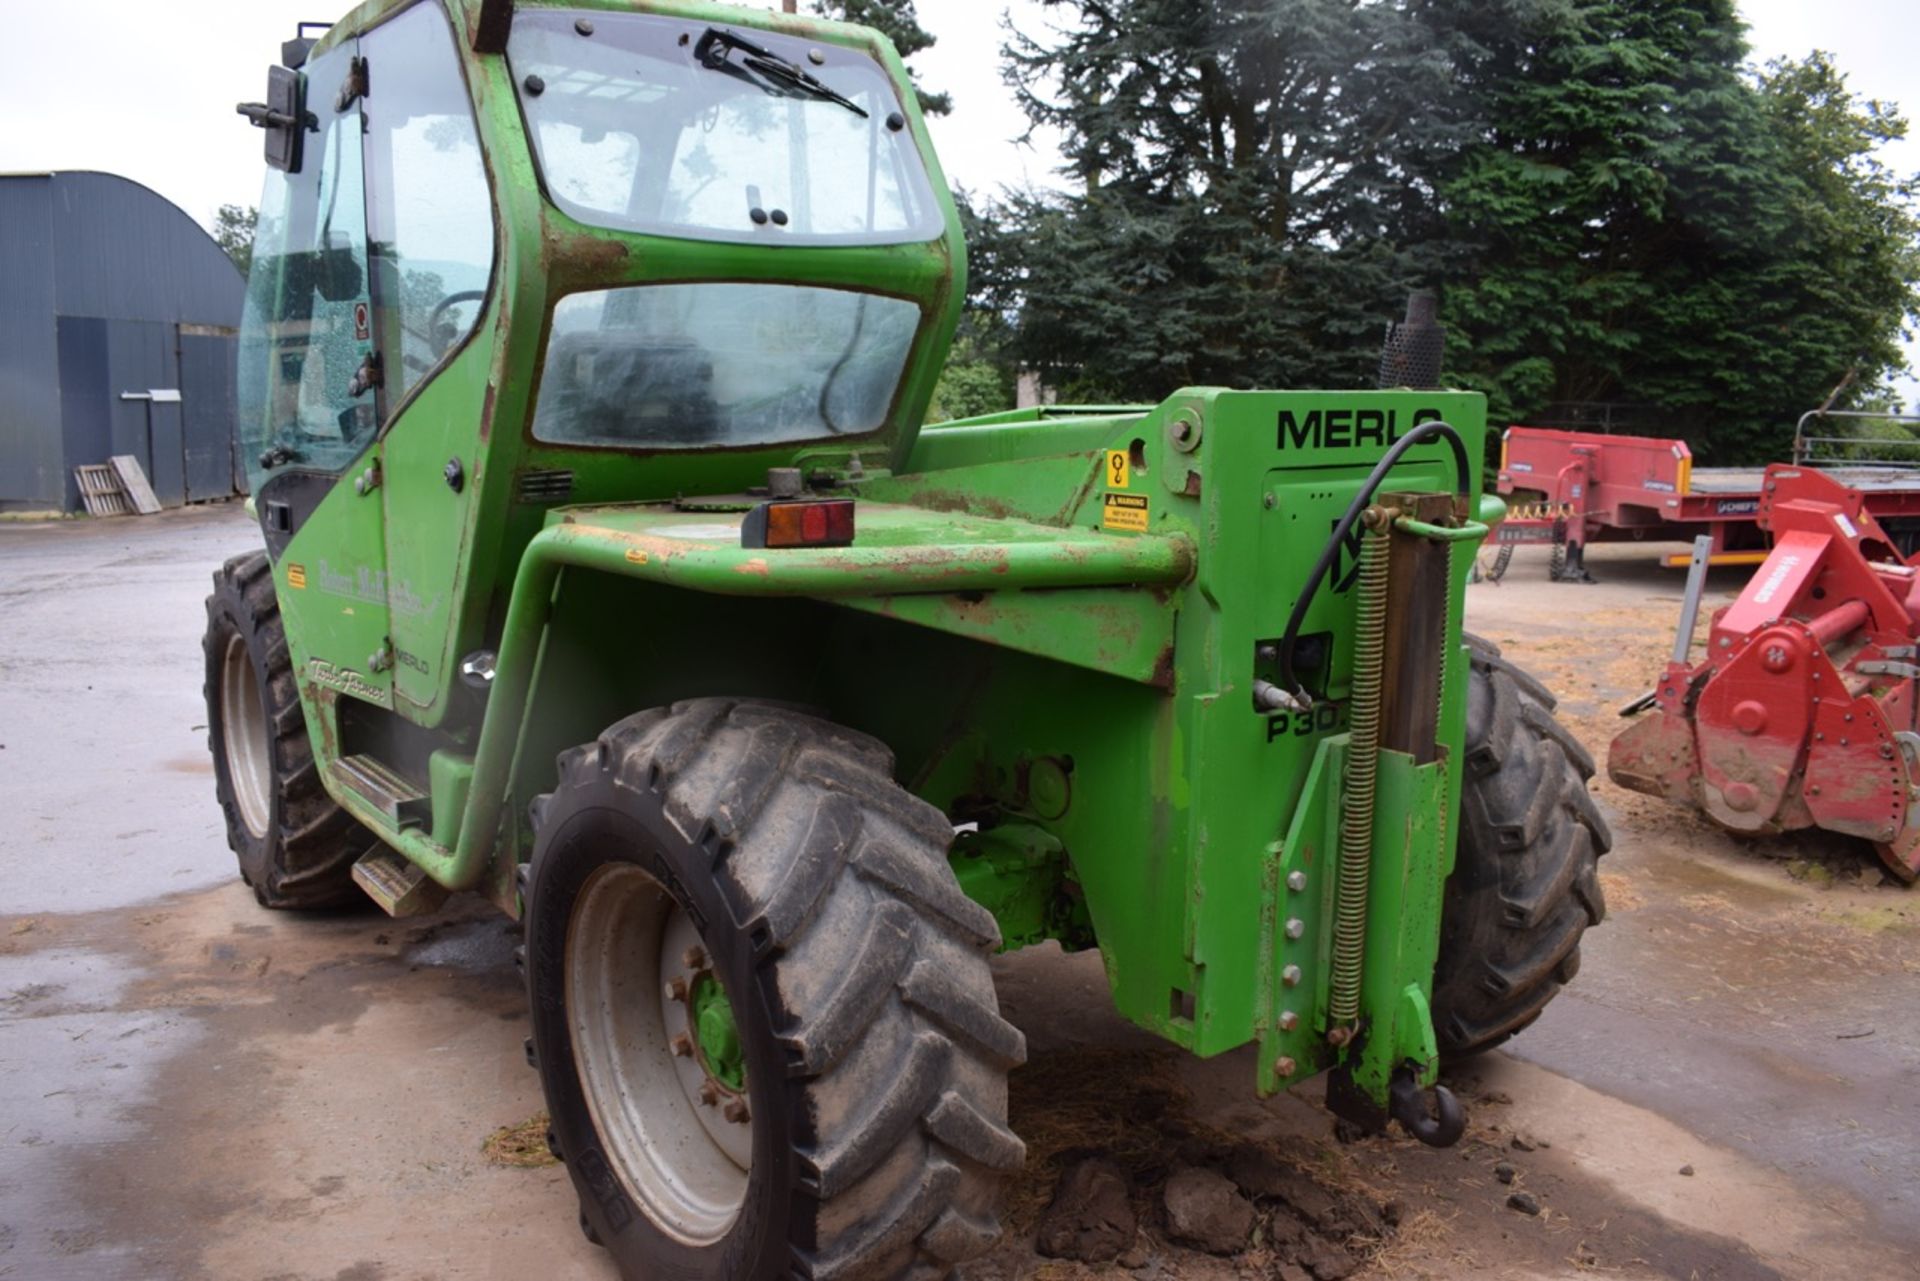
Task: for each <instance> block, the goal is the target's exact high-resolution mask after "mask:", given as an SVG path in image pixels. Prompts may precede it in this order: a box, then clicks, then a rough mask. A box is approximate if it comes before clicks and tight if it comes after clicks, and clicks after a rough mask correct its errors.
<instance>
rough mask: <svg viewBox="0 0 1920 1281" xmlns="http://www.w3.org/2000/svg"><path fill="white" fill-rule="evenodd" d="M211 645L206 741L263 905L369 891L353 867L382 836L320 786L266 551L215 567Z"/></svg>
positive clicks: (297, 904)
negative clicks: (357, 881) (356, 881)
mask: <svg viewBox="0 0 1920 1281" xmlns="http://www.w3.org/2000/svg"><path fill="white" fill-rule="evenodd" d="M203 647H204V649H205V651H206V664H207V668H206V670H207V678H206V685H205V687H204V691H203V692H204V693H205V695H206V699H207V748H208V750H209V751H211V752H212V753H213V775H214V788H215V791H216V793H217V794H218V796H219V798H220V808H221V810H222V811H223V812H224V813H225V815H226V820H227V845H228V847H229V848H231V849H232V850H233V852H234V855H235V857H237V858H238V859H239V862H240V879H241V880H243V881H245V882H246V883H247V884H248V885H250V886H252V887H253V896H254V897H255V898H257V899H258V900H260V903H261V906H263V907H270V908H324V907H337V906H339V905H340V904H343V903H350V902H353V901H354V900H356V899H359V898H360V897H361V894H360V890H359V888H358V887H357V886H356V885H354V883H353V865H354V863H355V861H356V860H358V859H359V858H360V856H361V855H362V854H364V853H366V852H367V851H368V850H369V849H371V848H372V847H373V845H374V842H375V840H376V838H375V837H374V836H373V834H372V833H370V832H368V831H367V830H366V828H364V827H362V826H361V825H360V824H359V823H357V822H355V821H354V819H353V816H352V815H350V814H348V813H347V812H346V811H345V810H343V809H341V808H340V806H339V805H338V804H337V803H336V802H335V801H334V800H333V798H332V797H330V796H328V795H327V793H326V789H325V788H323V787H322V786H321V785H320V773H319V769H318V767H317V766H316V765H315V763H314V759H313V744H312V742H311V741H310V740H309V739H308V737H307V719H306V714H305V713H304V712H303V711H302V710H301V707H300V691H299V687H298V685H297V683H296V682H295V680H294V674H293V660H292V658H291V657H290V656H289V653H288V650H287V632H286V627H285V626H284V625H283V624H282V623H281V621H280V603H279V599H278V598H277V597H276V595H275V594H274V589H273V570H272V569H271V567H269V565H268V564H267V557H266V553H264V552H250V553H248V554H246V555H243V556H235V557H234V558H233V559H232V560H229V561H228V562H227V563H226V564H225V565H222V566H221V567H220V569H219V570H218V572H216V573H215V574H214V576H213V594H212V595H211V596H209V597H207V634H206V639H205V641H204V644H203Z"/></svg>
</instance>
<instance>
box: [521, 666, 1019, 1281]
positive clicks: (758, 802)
mask: <svg viewBox="0 0 1920 1281" xmlns="http://www.w3.org/2000/svg"><path fill="white" fill-rule="evenodd" d="M586 761H596V762H598V764H597V766H596V768H604V769H606V770H608V771H609V772H610V773H611V774H612V776H613V781H614V783H615V784H616V785H617V786H620V787H623V788H626V789H630V790H633V791H645V792H649V793H651V794H652V795H653V796H654V797H656V798H657V804H658V806H659V809H660V812H661V814H662V815H663V816H664V818H665V819H666V820H667V822H668V823H669V824H671V825H672V826H673V827H674V828H675V829H676V830H677V831H679V832H680V833H681V834H682V835H683V836H684V837H685V839H686V840H688V841H690V842H693V843H694V844H696V845H698V846H700V847H701V848H702V849H704V850H705V851H706V852H707V853H708V854H709V855H710V856H711V858H712V860H713V862H712V869H713V875H714V877H715V879H716V882H717V884H718V887H719V891H720V894H721V897H722V900H723V901H724V902H725V903H726V904H727V907H728V910H729V911H730V913H731V915H732V918H733V920H734V921H735V922H738V923H740V926H739V928H740V929H741V930H742V931H743V932H744V934H745V936H746V938H747V940H748V945H749V947H750V955H751V963H752V965H753V966H754V967H755V974H756V981H757V982H758V983H759V984H760V985H761V989H762V992H763V994H764V995H765V997H766V998H767V1005H768V1008H769V1009H770V1010H772V1011H774V1017H775V1022H774V1027H773V1033H774V1035H775V1036H776V1037H777V1038H778V1039H779V1042H780V1043H781V1045H782V1047H783V1049H784V1051H785V1057H786V1069H787V1073H788V1077H787V1081H786V1082H785V1088H786V1090H787V1092H788V1098H789V1099H792V1100H795V1105H794V1109H793V1115H794V1116H795V1118H796V1122H795V1124H796V1128H795V1131H794V1134H795V1138H794V1144H795V1159H796V1168H797V1169H798V1170H799V1171H800V1176H799V1188H798V1193H799V1195H800V1196H801V1198H802V1200H805V1199H807V1198H811V1199H812V1200H813V1202H814V1204H815V1208H814V1209H813V1210H812V1211H810V1213H812V1214H813V1215H814V1216H815V1217H816V1221H817V1224H818V1230H817V1234H814V1235H810V1236H808V1237H807V1238H806V1239H805V1240H804V1241H796V1243H795V1244H794V1245H793V1246H792V1247H791V1258H790V1261H789V1263H788V1265H787V1266H786V1271H787V1272H788V1274H789V1275H791V1276H793V1277H797V1278H806V1279H809V1281H856V1279H857V1281H868V1279H872V1281H879V1279H881V1278H889V1279H890V1278H895V1277H902V1276H910V1275H926V1276H946V1275H947V1274H948V1273H949V1272H951V1270H952V1268H953V1267H954V1266H955V1265H957V1264H958V1263H960V1262H962V1261H964V1260H965V1259H967V1258H971V1257H973V1256H975V1255H977V1254H979V1253H982V1252H984V1251H985V1250H986V1249H987V1248H989V1247H990V1246H991V1245H992V1243H993V1241H994V1240H995V1239H996V1238H997V1236H998V1234H999V1227H998V1222H997V1217H996V1209H995V1206H996V1201H997V1195H998V1189H999V1184H1000V1182H1001V1179H1002V1176H1003V1174H1004V1172H1005V1171H1007V1170H1009V1169H1013V1168H1016V1167H1017V1166H1018V1165H1019V1164H1020V1163H1021V1161H1022V1160H1023V1159H1024V1156H1025V1146H1024V1145H1023V1144H1022V1143H1021V1142H1020V1140H1019V1139H1018V1138H1017V1137H1015V1136H1014V1134H1013V1132H1012V1131H1011V1130H1010V1129H1008V1128H1007V1126H1006V1108H1007V1099H1006V1071H1007V1069H1008V1068H1010V1067H1013V1066H1017V1065H1018V1064H1020V1063H1021V1062H1024V1060H1025V1057H1026V1042H1025V1038H1024V1036H1023V1035H1022V1034H1021V1033H1020V1031H1019V1030H1018V1029H1016V1028H1015V1027H1014V1026H1013V1025H1012V1024H1010V1023H1008V1022H1006V1020H1005V1019H1003V1018H1002V1017H1001V1016H1000V1013H999V1006H998V1001H997V999H996V997H995V994H994V987H993V977H992V973H991V970H990V969H989V967H988V964H987V956H988V954H989V953H990V952H991V951H992V950H993V949H994V948H995V947H997V946H998V945H999V942H1000V934H999V930H998V928H997V926H996V925H995V924H994V921H993V918H992V916H991V914H990V913H987V912H986V911H985V910H984V909H982V908H980V907H978V905H976V904H975V903H974V902H973V901H972V900H971V899H968V898H967V897H966V896H965V894H964V893H963V892H962V891H961V890H960V887H959V884H958V882H957V881H956V880H955V878H954V875H953V872H952V869H951V866H950V865H949V863H948V861H947V847H948V845H949V844H950V843H951V841H952V838H953V829H952V825H951V824H950V823H949V822H948V821H947V819H946V817H945V816H944V815H943V814H941V813H940V811H939V810H937V809H935V808H934V807H933V806H931V805H928V804H926V803H925V802H924V801H921V800H920V799H918V798H917V797H914V796H912V795H911V794H910V793H908V792H906V791H905V790H904V789H902V788H901V787H900V786H899V785H898V784H897V783H896V782H895V781H894V779H893V776H892V768H893V756H892V753H891V751H890V750H889V749H888V748H887V747H886V746H885V745H884V744H882V743H880V742H879V741H878V740H876V739H873V738H871V737H869V736H868V735H865V734H861V733H857V732H855V731H852V730H849V729H846V728H844V727H842V726H838V725H834V724H831V723H830V722H827V721H824V720H820V719H817V718H815V717H814V716H812V715H810V714H808V713H806V712H804V711H802V710H800V709H796V708H789V707H785V706H782V705H779V704H774V703H766V702H758V701H751V700H738V699H725V698H702V699H694V700H689V701H686V702H682V703H677V704H675V705H674V706H673V707H671V708H670V709H660V710H655V711H651V712H643V713H640V714H638V715H636V716H632V717H628V718H626V719H625V720H622V721H620V722H618V723H616V724H615V725H613V726H611V727H609V728H608V729H607V730H606V731H605V732H604V733H603V734H601V735H600V737H599V740H598V743H597V745H589V746H588V747H587V748H585V749H576V750H575V751H572V752H564V753H561V755H560V760H559V773H560V776H561V780H562V781H561V784H560V786H561V787H565V786H567V784H568V782H569V781H572V780H576V779H578V778H580V777H581V771H582V770H583V769H584V768H585V767H586V766H585V762H586ZM537 857H538V856H537V855H536V860H537ZM533 879H534V883H535V885H536V886H537V885H538V882H539V872H538V863H537V861H536V864H535V870H534V877H533ZM535 892H536V893H537V892H538V891H537V889H536V891H535ZM822 1117H833V1118H836V1119H835V1121H834V1122H833V1130H832V1133H830V1134H823V1133H818V1132H815V1130H814V1128H813V1127H814V1126H815V1124H816V1123H817V1122H818V1121H819V1118H822Z"/></svg>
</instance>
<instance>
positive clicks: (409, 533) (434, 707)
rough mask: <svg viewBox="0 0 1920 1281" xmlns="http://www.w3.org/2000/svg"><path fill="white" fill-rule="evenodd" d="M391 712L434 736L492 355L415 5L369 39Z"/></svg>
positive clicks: (427, 21)
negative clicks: (480, 333) (480, 335)
mask: <svg viewBox="0 0 1920 1281" xmlns="http://www.w3.org/2000/svg"><path fill="white" fill-rule="evenodd" d="M360 54H361V57H362V58H363V59H364V65H365V67H366V73H367V82H368V86H369V91H368V94H367V98H366V102H365V105H364V108H363V111H364V115H365V118H366V137H365V144H366V156H365V163H366V175H367V211H368V218H369V225H370V229H371V244H372V254H373V259H372V280H373V297H374V304H375V314H376V321H375V329H376V336H377V339H378V343H379V351H380V354H381V364H382V369H383V371H384V380H383V381H384V386H383V388H382V394H383V396H384V402H383V403H384V405H385V406H386V407H387V413H388V416H389V419H390V421H387V423H386V427H385V430H384V433H383V437H382V444H381V448H382V457H383V460H384V463H385V477H384V481H383V484H382V488H381V497H382V501H383V503H384V504H385V507H386V521H385V533H386V558H387V571H388V572H387V603H388V613H389V618H390V620H391V622H390V626H391V635H392V639H393V660H394V671H393V689H394V693H395V708H396V710H397V711H399V712H400V713H401V714H402V715H405V716H407V717H408V718H410V719H412V720H414V721H416V722H419V723H422V724H429V725H431V724H436V723H437V722H438V721H439V720H440V717H441V715H442V714H443V713H444V711H445V708H446V697H445V696H446V694H447V692H448V690H449V689H450V688H451V681H450V679H449V677H450V674H451V673H450V669H451V668H452V667H453V665H454V664H455V663H456V662H457V661H458V643H459V637H458V636H457V634H456V633H457V629H458V626H459V621H460V618H461V615H462V610H461V609H460V607H459V600H460V594H461V591H462V589H463V585H464V583H465V580H466V570H467V563H468V561H469V559H470V549H469V538H470V525H471V522H472V518H473V512H472V505H473V503H474V502H475V501H476V499H477V491H478V488H479V485H480V483H481V478H480V476H479V475H478V470H479V464H478V445H479V439H480V424H481V421H482V418H483V416H484V413H485V407H486V403H487V386H488V374H489V366H490V358H491V351H490V349H489V347H488V344H486V343H485V342H482V341H475V340H473V335H474V333H475V330H476V328H477V326H478V323H479V320H480V317H481V314H482V310H483V308H485V307H486V306H488V305H489V302H490V294H489V287H490V283H491V280H492V276H493V265H494V263H493V260H494V214H493V203H492V197H491V194H490V191H489V184H488V181H487V173H486V166H485V163H484V161H483V159H482V156H481V150H480V142H479V135H478V130H477V127H476V124H475V120H474V113H473V107H472V103H471V100H470V98H469V96H468V92H467V85H466V79H465V76H464V74H463V72H462V70H461V59H460V54H459V49H458V46H457V44H456V43H455V36H454V31H453V28H452V26H451V24H450V23H449V22H448V19H447V15H446V13H445V12H444V11H443V10H442V9H441V7H440V6H439V5H437V4H416V5H413V6H412V7H410V8H407V9H404V10H402V11H401V12H399V13H397V14H395V15H394V16H393V17H392V18H390V19H388V20H387V21H385V22H383V23H381V24H380V25H379V26H377V27H374V28H372V29H371V30H368V31H367V32H365V33H363V34H362V35H361V37H360Z"/></svg>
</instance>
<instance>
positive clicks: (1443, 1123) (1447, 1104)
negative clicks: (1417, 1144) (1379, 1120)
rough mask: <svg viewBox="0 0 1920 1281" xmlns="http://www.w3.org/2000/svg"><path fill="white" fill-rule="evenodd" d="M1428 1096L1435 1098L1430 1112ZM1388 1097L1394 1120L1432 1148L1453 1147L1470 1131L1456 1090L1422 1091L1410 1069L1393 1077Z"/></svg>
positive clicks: (1437, 1088)
mask: <svg viewBox="0 0 1920 1281" xmlns="http://www.w3.org/2000/svg"><path fill="white" fill-rule="evenodd" d="M1429 1093H1430V1094H1432V1095H1433V1104H1432V1109H1431V1111H1429V1109H1428V1104H1427V1099H1426V1095H1428V1094H1429ZM1388 1095H1389V1102H1388V1105H1387V1111H1388V1112H1389V1113H1390V1114H1391V1115H1392V1117H1393V1119H1394V1120H1396V1121H1398V1122H1399V1123H1400V1124H1401V1125H1402V1126H1404V1127H1405V1128H1406V1131H1407V1133H1408V1134H1411V1135H1412V1136H1413V1137H1414V1138H1416V1139H1418V1140H1420V1141H1421V1142H1422V1143H1424V1144H1426V1145H1427V1146H1428V1147H1430V1148H1450V1147H1452V1146H1453V1145H1454V1144H1456V1143H1458V1142H1459V1141H1460V1136H1461V1135H1462V1134H1465V1133H1466V1132H1467V1113H1466V1109H1465V1108H1462V1107H1461V1106H1460V1100H1458V1099H1456V1098H1454V1097H1453V1091H1452V1090H1449V1089H1448V1088H1447V1087H1446V1086H1444V1085H1436V1086H1434V1087H1433V1089H1432V1090H1430V1091H1429V1090H1423V1089H1421V1088H1420V1084H1419V1081H1418V1079H1417V1078H1416V1077H1415V1076H1414V1074H1413V1069H1411V1068H1401V1069H1400V1070H1399V1071H1397V1072H1395V1073H1394V1074H1393V1084H1392V1085H1391V1086H1389V1087H1388Z"/></svg>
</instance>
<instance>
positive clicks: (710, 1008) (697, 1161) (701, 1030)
mask: <svg viewBox="0 0 1920 1281" xmlns="http://www.w3.org/2000/svg"><path fill="white" fill-rule="evenodd" d="M566 988H567V1012H568V1020H569V1023H570V1033H571V1036H572V1040H573V1049H574V1060H575V1065H576V1068H577V1070H578V1073H579V1077H580V1086H581V1090H582V1092H583V1093H584V1094H585V1095H586V1099H587V1106H588V1110H589V1111H590V1112H591V1113H592V1114H593V1119H594V1127H595V1129H596V1130H597V1131H598V1132H599V1135H600V1137H601V1139H602V1141H603V1143H604V1144H605V1148H606V1153H607V1157H608V1159H609V1163H610V1164H611V1165H612V1166H613V1167H614V1169H615V1171H616V1172H617V1173H618V1175H619V1177H620V1181H621V1183H622V1184H623V1185H624V1186H625V1188H626V1190H627V1192H628V1194H629V1195H630V1196H631V1197H632V1198H633V1200H634V1201H635V1202H636V1203H637V1204H638V1205H640V1207H641V1208H642V1209H643V1210H644V1211H645V1212H646V1214H647V1216H648V1217H649V1218H650V1219H652V1220H653V1222H654V1223H655V1224H656V1225H657V1226H658V1227H659V1228H660V1229H661V1230H662V1231H664V1232H666V1233H668V1234H669V1235H671V1236H673V1237H675V1238H676V1239H678V1240H680V1241H683V1242H685V1243H687V1244H689V1245H695V1246H702V1245H710V1244H712V1243H713V1242H715V1241H718V1240H719V1239H720V1238H721V1237H723V1236H725V1235H726V1233H727V1232H728V1230H729V1229H730V1228H731V1227H732V1226H733V1223H734V1221H735V1220H736V1219H737V1218H738V1217H739V1214H740V1210H741V1207H742V1206H743V1205H744V1204H745V1203H746V1196H747V1176H748V1171H749V1169H750V1168H751V1165H752V1158H753V1121H752V1116H751V1112H750V1110H749V1108H748V1105H747V1095H746V1086H747V1077H746V1064H745V1055H744V1052H743V1047H742V1045H741V1040H740V1033H739V1027H738V1023H737V1021H736V1019H735V1016H734V1012H733V1007H732V1003H731V1002H730V1001H729V1000H728V997H727V994H726V990H725V988H724V987H722V985H721V983H720V981H719V979H718V977H717V976H716V975H715V974H714V973H713V969H712V966H711V965H710V964H709V963H708V960H707V953H706V950H705V947H704V945H703V944H702V942H701V939H700V936H699V932H698V931H697V930H695V929H694V926H693V921H692V919H691V918H690V917H688V915H687V914H686V913H685V912H683V911H682V910H681V909H680V907H679V905H678V904H677V903H675V902H674V900H673V898H672V897H671V896H670V895H669V894H668V893H667V892H666V891H665V890H664V889H663V888H662V887H661V885H660V883H659V882H658V881H656V880H655V879H654V878H653V877H652V876H650V875H648V874H647V873H646V872H645V871H643V870H641V869H640V868H639V867H637V866H635V865H633V864H631V863H611V864H608V865H606V866H605V867H602V868H600V869H598V870H597V871H595V872H594V873H593V875H592V876H590V877H589V878H588V879H587V883H586V885H585V886H583V887H582V889H581V891H580V898H579V900H578V901H577V902H576V903H575V905H574V910H573V917H572V920H571V921H570V922H569V924H568V928H567V942H566Z"/></svg>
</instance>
